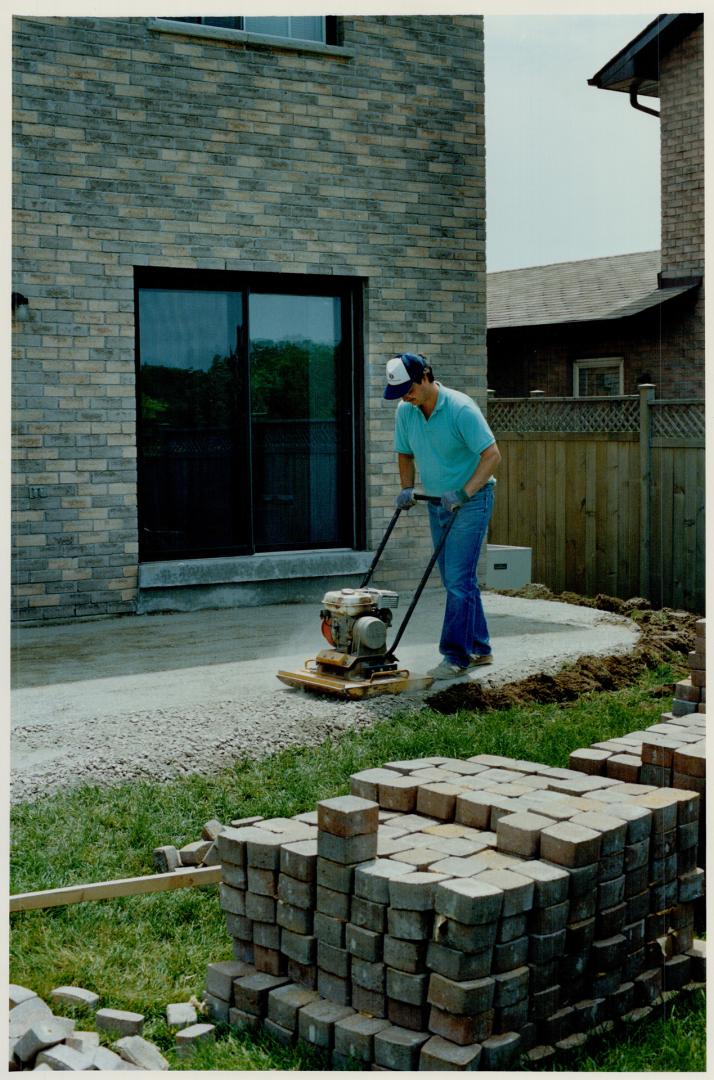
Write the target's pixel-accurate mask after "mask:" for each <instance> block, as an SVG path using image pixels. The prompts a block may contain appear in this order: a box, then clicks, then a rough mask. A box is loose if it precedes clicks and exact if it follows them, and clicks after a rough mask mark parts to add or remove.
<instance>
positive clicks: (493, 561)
mask: <svg viewBox="0 0 714 1080" xmlns="http://www.w3.org/2000/svg"><path fill="white" fill-rule="evenodd" d="M530 582H531V548H529V547H513V546H512V545H511V544H487V545H486V588H487V589H520V588H521V586H523V585H530Z"/></svg>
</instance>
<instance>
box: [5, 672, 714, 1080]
mask: <svg viewBox="0 0 714 1080" xmlns="http://www.w3.org/2000/svg"><path fill="white" fill-rule="evenodd" d="M678 675H679V672H678V671H676V670H673V669H672V668H671V667H668V666H662V667H661V668H659V669H658V670H657V671H654V672H648V673H646V674H645V675H644V676H643V677H642V678H641V680H640V681H639V683H638V684H637V685H636V686H634V687H631V688H628V689H627V690H620V691H616V692H612V693H600V694H591V695H585V696H584V697H583V698H581V699H580V700H578V701H577V702H575V703H572V704H569V705H547V706H546V705H532V706H529V707H528V708H518V709H509V710H506V711H502V712H490V713H483V714H474V713H466V712H463V713H457V714H455V715H453V716H448V717H447V716H442V715H440V714H438V713H435V712H433V711H430V710H426V711H421V712H419V713H415V712H410V711H407V710H405V711H404V712H403V713H400V714H399V715H398V716H396V717H394V718H390V719H388V720H384V721H380V722H378V723H377V724H375V726H374V727H373V728H370V729H369V730H367V731H360V732H352V733H349V734H347V735H344V736H342V737H341V738H340V739H339V740H336V741H332V740H327V741H325V742H324V743H323V744H322V745H320V746H319V747H316V748H314V747H311V748H309V749H305V750H300V749H293V750H288V751H284V752H282V753H280V754H276V755H274V756H272V757H270V758H267V759H266V760H264V761H261V762H247V761H238V762H236V763H235V764H234V766H233V767H232V768H229V769H224V770H223V771H221V772H219V773H217V774H216V775H213V776H209V777H205V776H189V777H186V778H183V779H180V780H176V781H173V782H172V783H169V784H159V783H148V782H141V783H138V782H137V783H131V784H126V785H123V786H121V787H117V788H112V789H101V788H96V787H83V788H80V789H77V790H75V791H70V792H68V793H64V794H59V795H53V796H50V797H48V798H47V799H42V800H39V801H37V802H34V803H31V804H22V805H19V806H17V807H16V808H14V810H13V812H12V820H11V851H12V866H11V892H12V893H19V892H30V891H34V890H39V889H49V888H56V887H60V886H64V885H71V884H79V883H86V882H92V881H102V880H108V879H111V878H118V877H131V876H136V875H140V874H148V873H153V872H154V867H153V859H152V852H153V849H154V848H155V847H158V846H160V845H164V844H174V845H176V846H177V847H178V846H181V845H183V844H184V843H187V842H188V841H191V840H195V839H197V838H198V837H199V835H200V830H201V826H202V824H203V823H204V822H205V821H207V820H208V819H210V818H218V819H219V820H222V821H228V820H230V819H231V818H236V817H243V816H248V815H252V814H261V815H264V816H282V815H285V816H290V815H293V814H296V813H299V812H300V811H303V810H312V809H314V806H315V803H316V802H317V801H318V799H323V798H329V797H331V796H334V795H338V794H342V793H344V792H346V791H348V790H349V777H350V774H351V773H353V772H356V771H358V770H360V769H364V768H369V767H373V766H377V765H381V764H382V763H383V762H385V761H389V760H394V759H399V758H412V757H422V756H428V755H432V754H440V755H445V756H457V757H469V756H471V755H473V754H477V753H494V754H505V755H508V756H512V757H518V758H528V759H531V760H535V761H542V762H546V763H548V764H551V765H567V760H568V754H569V752H570V751H571V750H573V749H575V748H578V747H582V746H588V745H589V744H590V743H592V742H594V741H596V740H601V739H605V738H608V737H610V736H614V735H618V734H624V733H625V732H628V731H633V730H635V729H639V728H643V727H646V726H648V725H649V724H652V723H655V722H656V721H657V719H658V717H659V714H660V713H661V712H662V711H664V710H665V709H666V708H667V707H668V702H667V697H666V695H665V697H664V698H663V697H661V695H660V694H658V688H659V687H661V685H662V684H663V683H671V682H672V681H673V679H674V678H675V677H678ZM216 893H217V890H216V887H215V886H212V887H206V888H202V889H198V888H196V889H183V890H178V891H176V892H168V893H159V894H155V895H148V896H133V897H123V898H118V899H115V900H106V901H96V902H93V903H82V904H76V905H72V906H68V907H62V908H52V909H47V910H44V911H32V912H23V913H17V914H14V915H13V916H12V919H11V937H10V964H11V974H10V978H11V981H12V982H15V983H20V984H21V985H23V986H28V987H31V988H32V989H33V990H35V991H36V992H37V993H38V994H40V996H42V997H44V998H45V999H47V997H48V994H49V991H50V990H52V989H53V988H54V987H57V986H61V985H67V984H74V985H80V986H84V987H86V988H87V989H91V990H94V991H95V992H97V993H98V994H99V995H100V996H101V1004H102V1006H105V1007H113V1008H121V1009H129V1010H132V1011H136V1012H141V1013H144V1014H145V1015H146V1017H147V1024H146V1028H145V1033H146V1035H147V1037H148V1038H151V1039H152V1040H153V1041H155V1042H156V1043H157V1045H158V1046H159V1047H160V1048H162V1049H163V1050H164V1051H165V1052H166V1053H167V1056H169V1058H170V1061H171V1065H172V1068H203V1069H231V1070H236V1069H240V1070H248V1069H283V1070H288V1069H291V1070H309V1069H315V1068H320V1067H324V1063H322V1065H321V1064H320V1060H319V1055H318V1056H316V1055H315V1053H314V1052H313V1051H312V1050H311V1049H310V1048H309V1047H300V1048H297V1049H295V1048H293V1049H289V1050H288V1049H284V1048H282V1047H280V1046H278V1044H276V1043H274V1042H272V1041H271V1040H270V1039H269V1038H267V1037H265V1036H261V1037H259V1038H255V1039H253V1038H251V1037H249V1036H247V1035H244V1036H243V1035H242V1036H239V1035H236V1033H232V1034H229V1033H228V1032H226V1036H227V1037H226V1038H225V1039H222V1040H220V1041H219V1043H217V1044H216V1046H215V1047H213V1048H210V1047H207V1048H206V1049H205V1051H202V1053H201V1056H200V1057H196V1058H195V1059H194V1061H193V1062H192V1063H185V1062H178V1061H176V1060H175V1058H174V1057H173V1054H172V1052H171V1049H170V1048H171V1047H172V1046H173V1037H172V1035H171V1033H170V1032H169V1030H168V1029H167V1027H166V1024H165V1019H164V1013H165V1007H166V1005H167V1004H169V1003H171V1002H178V1001H186V1000H188V998H189V997H190V996H191V995H195V996H196V997H200V996H201V994H202V991H203V986H204V978H205V971H206V966H207V964H208V963H210V962H213V961H217V960H224V959H229V958H230V957H231V947H230V939H229V937H228V935H227V932H226V930H225V926H224V922H223V918H222V914H221V911H220V908H219V906H218V902H217V896H216ZM702 998H703V995H702ZM57 1011H59V1009H57ZM68 1015H77V1017H79V1016H80V1015H81V1014H80V1013H77V1014H72V1013H68ZM80 1026H85V1027H87V1026H90V1027H91V1022H88V1021H87V1020H85V1022H84V1024H83V1025H80V1024H78V1027H80ZM650 1028H652V1031H653V1032H657V1031H659V1032H660V1034H656V1033H655V1034H652V1035H651V1037H649V1036H648V1037H647V1038H644V1039H643V1037H642V1035H641V1033H639V1031H638V1034H637V1035H636V1036H635V1035H633V1038H632V1040H629V1039H628V1041H627V1045H626V1046H624V1047H623V1046H619V1045H614V1046H612V1047H611V1048H608V1047H607V1045H606V1044H604V1045H603V1046H602V1047H599V1048H598V1051H597V1058H596V1059H590V1058H588V1057H584V1058H583V1063H582V1064H580V1065H579V1066H578V1069H579V1070H582V1071H587V1070H589V1069H593V1070H597V1071H602V1070H603V1069H607V1070H608V1071H625V1070H627V1071H659V1070H661V1071H671V1070H675V1071H691V1070H696V1069H701V1068H703V1067H704V1066H703V1063H704V1042H705V1040H704V1005H703V1000H702V1002H700V1003H699V1004H696V1003H693V1004H691V1005H690V1006H689V1007H688V1008H687V1009H686V1010H685V1011H684V1013H683V1015H682V1016H681V1017H680V1016H679V1013H676V1023H675V1021H674V1020H670V1021H668V1022H667V1023H666V1024H665V1026H664V1028H662V1029H661V1031H660V1028H657V1022H655V1023H654V1026H653V1025H652V1024H647V1025H644V1026H643V1030H645V1031H647V1030H649V1029H650ZM665 1035H666V1036H667V1037H665ZM648 1039H649V1041H648ZM680 1043H681V1046H680ZM678 1047H679V1050H678V1049H677V1048H678ZM626 1051H627V1053H626ZM630 1051H631V1053H632V1054H634V1055H635V1059H636V1060H638V1061H640V1062H641V1064H639V1065H636V1064H632V1063H631V1056H630ZM605 1061H607V1062H609V1064H607V1065H605V1064H603V1063H604V1062H605Z"/></svg>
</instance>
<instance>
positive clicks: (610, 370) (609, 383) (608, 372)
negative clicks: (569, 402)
mask: <svg viewBox="0 0 714 1080" xmlns="http://www.w3.org/2000/svg"><path fill="white" fill-rule="evenodd" d="M623 393H624V389H623V361H622V357H621V356H608V357H597V358H592V359H588V360H575V361H574V362H573V397H620V396H621V395H622V394H623Z"/></svg>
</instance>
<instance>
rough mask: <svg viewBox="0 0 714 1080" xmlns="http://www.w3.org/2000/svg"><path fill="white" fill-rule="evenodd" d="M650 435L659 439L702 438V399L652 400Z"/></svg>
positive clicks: (703, 426)
mask: <svg viewBox="0 0 714 1080" xmlns="http://www.w3.org/2000/svg"><path fill="white" fill-rule="evenodd" d="M651 407H652V412H651V414H650V415H651V417H652V437H653V438H656V439H657V438H659V439H703V438H704V431H705V421H704V402H703V401H653V402H652V406H651Z"/></svg>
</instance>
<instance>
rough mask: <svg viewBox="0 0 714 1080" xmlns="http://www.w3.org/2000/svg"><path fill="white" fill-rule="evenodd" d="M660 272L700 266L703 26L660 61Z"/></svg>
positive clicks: (697, 269)
mask: <svg viewBox="0 0 714 1080" xmlns="http://www.w3.org/2000/svg"><path fill="white" fill-rule="evenodd" d="M660 125H661V144H662V145H661V173H662V272H663V273H664V274H682V273H688V272H689V273H693V274H701V273H703V272H704V27H703V25H702V24H700V25H699V27H698V28H697V29H696V30H695V31H694V32H693V33H691V34H689V35H688V36H687V37H686V38H685V39H684V40H683V41H681V42H680V43H679V44H678V45H676V46H675V47H674V48H673V49H672V50H671V51H670V52H669V53H667V54H666V56H663V57H662V61H661V66H660Z"/></svg>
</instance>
